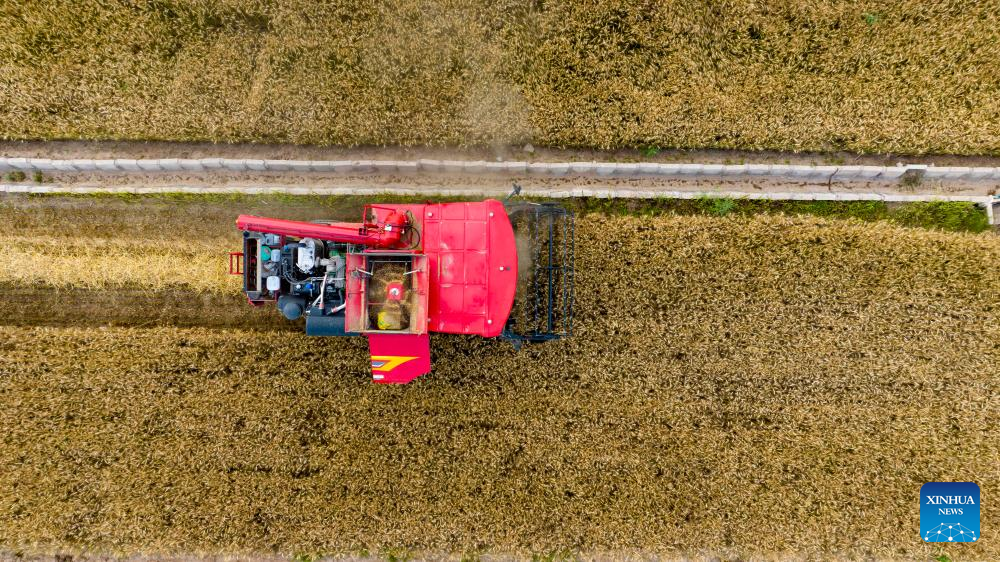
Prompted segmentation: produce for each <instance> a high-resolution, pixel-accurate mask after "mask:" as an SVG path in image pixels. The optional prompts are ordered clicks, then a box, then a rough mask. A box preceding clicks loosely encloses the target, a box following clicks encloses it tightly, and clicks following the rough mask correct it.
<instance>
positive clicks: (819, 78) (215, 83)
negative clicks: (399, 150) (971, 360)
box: [0, 0, 1000, 155]
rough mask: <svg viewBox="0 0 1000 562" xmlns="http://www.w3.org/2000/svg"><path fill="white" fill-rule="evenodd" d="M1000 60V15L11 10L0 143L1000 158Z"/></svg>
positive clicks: (3, 40)
mask: <svg viewBox="0 0 1000 562" xmlns="http://www.w3.org/2000/svg"><path fill="white" fill-rule="evenodd" d="M998 60H1000V4H998V2H997V1H996V0H988V1H985V2H976V1H972V0H959V1H948V2H945V1H917V0H894V1H891V0H890V1H884V0H880V1H877V2H856V1H848V2H842V1H838V0H817V1H812V2H805V1H801V0H799V1H790V2H763V3H762V2H754V1H750V0H727V1H724V2H719V1H700V2H680V1H667V2H652V1H626V0H601V1H597V2H577V1H573V0H558V1H546V2H539V1H534V0H503V1H500V2H482V1H471V0H404V1H399V2H388V1H384V0H378V1H369V0H365V1H360V0H349V1H343V2H324V1H319V0H293V1H288V2H272V1H263V0H224V1H215V0H119V1H114V2H102V1H97V0H41V1H36V0H30V1H29V0H11V1H7V2H4V3H2V5H0V137H3V138H8V139H26V138H32V139H53V138H72V139H76V138H86V139H97V138H100V139H135V140H147V139H159V140H207V141H227V142H228V141H255V142H259V141H267V142H291V143H316V144H337V145H459V146H469V145H489V144H500V145H504V144H512V143H522V142H529V141H530V142H533V143H536V144H539V145H545V146H555V147H594V148H616V147H661V148H670V147H679V148H735V149H749V150H759V149H777V150H789V151H805V150H809V151H828V150H848V151H857V152H883V153H927V152H937V153H959V154H991V155H996V154H997V153H998V152H1000V101H998V99H1000V97H998V96H997V95H996V93H997V90H998V88H1000V64H998V63H997V61H998Z"/></svg>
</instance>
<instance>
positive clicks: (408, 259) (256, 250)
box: [230, 199, 574, 383]
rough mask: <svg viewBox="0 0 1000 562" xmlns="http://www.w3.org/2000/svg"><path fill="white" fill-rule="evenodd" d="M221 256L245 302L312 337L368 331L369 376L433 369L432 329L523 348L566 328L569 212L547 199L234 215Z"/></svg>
mask: <svg viewBox="0 0 1000 562" xmlns="http://www.w3.org/2000/svg"><path fill="white" fill-rule="evenodd" d="M236 225H237V227H238V228H239V229H240V230H242V231H243V251H242V252H234V253H232V254H231V255H230V272H231V273H234V274H239V275H242V277H243V292H244V293H245V294H246V297H247V300H248V301H249V302H250V304H252V305H255V306H260V305H263V304H266V303H270V304H274V305H275V306H276V307H277V308H278V310H279V311H280V312H281V313H282V314H283V315H284V316H285V318H287V319H288V320H295V321H298V320H300V319H302V318H304V324H305V332H306V334H308V335H312V336H365V337H366V338H367V339H368V345H369V352H370V354H371V368H372V379H373V380H374V381H375V382H377V383H406V382H409V381H411V380H413V379H414V378H416V377H418V376H420V375H423V374H426V373H428V372H429V371H430V368H431V361H430V335H429V334H430V332H440V333H449V334H472V335H479V336H482V337H503V338H505V339H508V340H510V341H512V342H513V343H514V344H515V345H516V346H518V347H520V345H522V344H523V343H525V342H540V341H547V340H551V339H556V338H560V337H564V336H568V335H570V334H571V333H572V319H573V258H574V256H573V244H574V232H573V215H572V213H570V212H568V211H567V210H565V209H564V208H562V207H560V206H557V205H554V204H535V203H518V204H514V205H505V204H504V203H501V202H500V201H496V200H492V199H490V200H486V201H482V202H471V203H433V204H432V203H428V204H417V205H412V204H400V205H390V204H386V205H366V206H365V207H364V211H363V216H362V221H361V222H358V223H340V222H302V221H290V220H282V219H270V218H263V217H256V216H251V215H240V217H239V218H238V219H237V221H236Z"/></svg>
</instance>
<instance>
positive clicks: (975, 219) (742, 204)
mask: <svg viewBox="0 0 1000 562" xmlns="http://www.w3.org/2000/svg"><path fill="white" fill-rule="evenodd" d="M29 197H31V198H38V199H41V200H45V199H47V198H66V197H69V198H76V199H82V200H88V199H92V200H95V201H116V202H122V203H129V204H149V203H151V202H153V203H178V204H206V203H210V204H219V205H227V206H232V207H233V208H234V209H238V208H240V206H241V205H242V206H246V207H249V206H252V207H254V208H263V209H267V208H269V207H273V206H280V207H292V208H303V207H307V208H314V209H317V210H323V211H325V212H326V213H327V215H324V216H323V218H332V219H336V220H348V219H351V220H353V219H356V218H357V217H358V216H360V212H361V211H360V210H361V208H362V207H363V206H364V205H365V204H367V203H371V202H372V201H381V202H387V203H390V202H391V203H422V202H425V201H475V200H479V199H481V198H477V197H455V196H438V195H425V196H401V195H394V194H383V195H335V196H326V195H291V194H282V193H279V194H266V195H244V194H239V193H205V194H193V193H164V194H153V195H137V194H131V193H85V194H69V195H68V194H59V195H50V194H36V195H30V196H29ZM529 199H531V200H537V201H541V200H542V199H532V198H529ZM558 201H559V202H560V203H562V204H563V205H565V206H567V207H568V208H570V209H573V210H574V211H576V212H577V213H579V214H589V213H603V214H610V215H630V216H659V215H664V214H678V215H708V216H718V217H723V216H727V215H740V216H752V215H760V214H784V215H810V216H816V217H824V218H831V219H849V218H853V219H859V220H862V221H869V222H870V221H889V222H892V223H894V224H898V225H900V226H907V227H919V228H929V229H940V230H946V231H952V232H984V231H986V230H989V228H990V224H989V222H988V220H987V217H986V212H985V210H984V209H982V208H981V207H979V206H978V205H976V204H975V203H966V202H953V201H930V202H915V203H884V202H881V201H770V200H759V199H758V200H751V199H728V198H714V197H705V198H700V199H668V198H659V199H602V198H596V197H582V198H572V199H559V200H558ZM240 212H243V211H240Z"/></svg>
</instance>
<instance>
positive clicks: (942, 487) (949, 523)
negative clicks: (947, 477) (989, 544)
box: [920, 482, 979, 542]
mask: <svg viewBox="0 0 1000 562" xmlns="http://www.w3.org/2000/svg"><path fill="white" fill-rule="evenodd" d="M920 537H921V538H922V539H924V542H977V541H978V540H979V486H978V485H976V484H974V483H972V482H928V483H926V484H924V485H923V486H921V488H920Z"/></svg>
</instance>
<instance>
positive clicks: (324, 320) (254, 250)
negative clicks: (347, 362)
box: [243, 232, 350, 336]
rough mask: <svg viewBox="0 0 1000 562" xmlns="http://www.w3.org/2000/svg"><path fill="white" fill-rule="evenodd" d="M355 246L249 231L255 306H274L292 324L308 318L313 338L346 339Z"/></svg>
mask: <svg viewBox="0 0 1000 562" xmlns="http://www.w3.org/2000/svg"><path fill="white" fill-rule="evenodd" d="M349 251H350V245H349V244H339V243H335V242H330V241H323V240H317V239H313V238H301V239H295V238H293V237H290V236H281V235H277V234H267V233H259V232H246V233H244V244H243V259H244V266H243V278H244V291H245V292H246V294H247V298H248V299H249V300H250V302H251V303H253V304H262V303H265V302H274V303H276V305H277V308H278V310H279V311H280V312H281V314H282V315H283V316H284V317H285V318H287V319H289V320H298V319H299V318H301V317H303V316H305V317H306V332H307V333H309V334H311V335H324V336H335V335H345V332H344V309H345V308H346V300H347V293H346V286H347V283H346V280H347V259H346V255H347V253H348V252H349Z"/></svg>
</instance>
